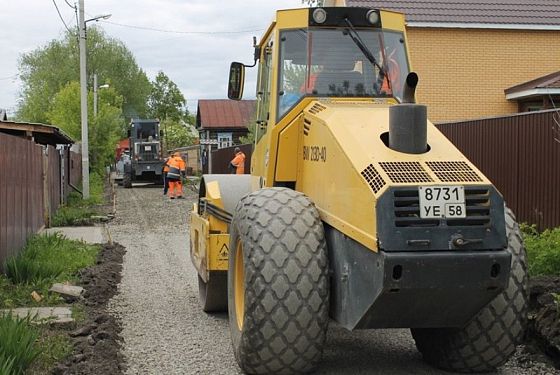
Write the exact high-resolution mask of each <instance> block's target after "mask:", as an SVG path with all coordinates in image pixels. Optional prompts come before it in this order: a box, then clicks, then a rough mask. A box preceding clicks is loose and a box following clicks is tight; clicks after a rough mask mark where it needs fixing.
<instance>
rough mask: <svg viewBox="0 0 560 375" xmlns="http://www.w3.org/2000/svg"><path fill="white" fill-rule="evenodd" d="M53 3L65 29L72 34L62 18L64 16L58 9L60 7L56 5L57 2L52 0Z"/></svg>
mask: <svg viewBox="0 0 560 375" xmlns="http://www.w3.org/2000/svg"><path fill="white" fill-rule="evenodd" d="M52 2H53V4H54V7H55V8H56V12H57V13H58V17H60V20H61V21H62V23H63V24H64V27H66V30H68V32H69V33H71V31H70V29H69V28H68V25H66V22H65V21H64V18H62V14H60V10H59V9H58V5H56V1H55V0H52Z"/></svg>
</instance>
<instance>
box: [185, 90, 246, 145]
mask: <svg viewBox="0 0 560 375" xmlns="http://www.w3.org/2000/svg"><path fill="white" fill-rule="evenodd" d="M255 108H256V100H239V101H236V100H229V99H212V100H209V99H208V100H199V101H198V109H197V114H196V129H197V130H198V132H199V135H200V140H201V143H204V141H205V140H211V141H214V142H215V144H214V145H213V147H212V148H214V149H215V148H224V147H230V146H233V145H237V144H240V143H241V142H240V140H239V138H240V137H243V136H246V135H247V133H248V128H247V126H248V125H249V123H250V121H251V119H252V118H253V114H254V113H255Z"/></svg>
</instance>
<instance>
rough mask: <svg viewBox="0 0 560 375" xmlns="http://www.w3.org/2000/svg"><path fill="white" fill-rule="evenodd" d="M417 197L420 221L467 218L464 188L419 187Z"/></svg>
mask: <svg viewBox="0 0 560 375" xmlns="http://www.w3.org/2000/svg"><path fill="white" fill-rule="evenodd" d="M418 195H419V196H420V217H421V218H422V219H441V218H465V217H467V209H466V206H465V188H464V186H420V187H418Z"/></svg>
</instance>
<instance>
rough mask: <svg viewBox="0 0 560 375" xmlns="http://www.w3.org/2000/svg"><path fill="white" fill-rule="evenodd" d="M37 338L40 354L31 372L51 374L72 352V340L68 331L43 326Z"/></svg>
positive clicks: (30, 369)
mask: <svg viewBox="0 0 560 375" xmlns="http://www.w3.org/2000/svg"><path fill="white" fill-rule="evenodd" d="M40 330H41V335H40V337H39V339H38V340H37V346H38V348H39V352H40V353H39V355H38V356H37V359H36V360H35V362H34V363H33V364H32V366H31V367H30V368H29V369H28V371H27V373H29V374H50V373H51V371H52V369H53V368H54V366H55V365H56V364H57V363H59V362H60V361H61V360H62V359H63V358H66V357H68V356H69V355H71V354H72V349H73V346H72V342H71V341H70V339H69V338H68V334H67V332H64V331H60V330H55V329H51V328H48V327H41V329H40Z"/></svg>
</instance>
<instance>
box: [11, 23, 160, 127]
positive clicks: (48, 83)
mask: <svg viewBox="0 0 560 375" xmlns="http://www.w3.org/2000/svg"><path fill="white" fill-rule="evenodd" d="M87 53H88V55H87V64H86V66H87V76H88V78H89V80H90V87H91V82H92V81H91V80H92V77H93V74H94V73H97V75H98V77H99V80H100V82H102V83H105V82H107V81H110V82H111V86H112V87H113V88H114V89H115V90H116V92H117V93H118V95H120V96H122V99H123V113H124V115H125V116H127V117H144V116H145V115H146V112H147V98H148V95H149V94H150V90H151V85H150V81H149V80H148V77H147V76H146V74H145V73H144V71H143V70H142V69H140V67H139V66H138V64H137V63H136V60H135V58H134V56H133V55H132V53H131V52H130V51H129V50H128V48H126V46H125V45H124V44H123V43H122V42H121V41H119V40H116V39H113V38H110V37H108V36H107V35H106V34H105V33H104V32H103V31H102V30H100V29H98V28H96V27H91V28H89V29H88V33H87ZM19 71H20V78H21V80H22V85H23V90H22V99H23V101H22V104H21V105H20V107H19V109H18V119H20V120H23V121H30V122H46V121H47V116H46V113H47V112H48V111H49V109H50V106H51V104H52V102H53V100H54V97H55V95H56V94H57V93H58V92H59V91H60V90H61V89H62V88H63V87H65V86H66V85H67V84H68V83H69V82H71V81H79V79H80V76H79V49H78V42H77V38H76V35H75V33H73V32H67V33H66V34H65V36H64V38H63V39H62V40H53V41H51V42H50V43H48V44H47V45H46V46H44V47H41V48H38V49H36V50H34V51H32V52H30V53H27V54H23V55H22V56H21V58H20V62H19Z"/></svg>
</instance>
